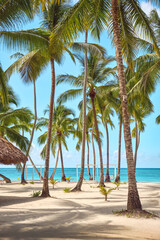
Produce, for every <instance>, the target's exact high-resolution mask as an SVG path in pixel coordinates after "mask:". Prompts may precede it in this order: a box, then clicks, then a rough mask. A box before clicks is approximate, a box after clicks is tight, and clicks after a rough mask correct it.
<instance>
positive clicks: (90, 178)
mask: <svg viewBox="0 0 160 240" xmlns="http://www.w3.org/2000/svg"><path fill="white" fill-rule="evenodd" d="M86 135H87V169H88V176H89V180H93V178H92V177H91V173H90V169H89V141H88V133H86Z"/></svg>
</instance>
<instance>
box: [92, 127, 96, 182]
mask: <svg viewBox="0 0 160 240" xmlns="http://www.w3.org/2000/svg"><path fill="white" fill-rule="evenodd" d="M93 131H94V123H93V126H92V149H93V163H94V166H93V180H95V173H96V152H95V147H94V140H93Z"/></svg>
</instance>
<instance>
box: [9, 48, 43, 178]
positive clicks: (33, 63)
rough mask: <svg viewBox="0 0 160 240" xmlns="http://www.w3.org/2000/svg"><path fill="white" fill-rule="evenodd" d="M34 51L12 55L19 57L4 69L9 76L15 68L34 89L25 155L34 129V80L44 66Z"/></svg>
mask: <svg viewBox="0 0 160 240" xmlns="http://www.w3.org/2000/svg"><path fill="white" fill-rule="evenodd" d="M36 53H37V52H36V51H31V52H29V53H28V54H26V55H23V54H21V53H16V54H14V55H12V57H18V58H19V59H18V60H17V61H15V62H14V63H13V64H12V65H11V66H10V67H9V68H8V69H7V70H6V74H7V76H8V77H9V78H10V77H11V74H13V72H14V71H15V70H17V71H18V72H19V73H20V76H21V78H22V80H23V81H24V83H33V90H34V123H33V127H32V131H31V137H30V141H29V146H28V150H27V153H26V156H27V157H28V156H29V152H30V148H31V146H32V142H33V136H34V131H35V127H36V122H37V100H36V80H37V78H38V76H39V75H40V72H41V71H42V70H43V68H44V67H45V64H44V65H43V64H42V60H43V59H42V58H41V59H39V56H37V54H36ZM40 62H41V65H40V64H39V63H40ZM29 159H30V162H31V164H32V165H33V167H34V169H35V170H36V172H37V173H38V175H39V177H41V176H40V173H39V171H38V169H37V168H36V166H35V165H34V162H33V161H32V159H31V157H29ZM25 165H26V163H24V165H23V171H22V178H21V179H22V181H21V183H23V182H25V183H26V181H25V179H24V169H25ZM41 178H42V177H41Z"/></svg>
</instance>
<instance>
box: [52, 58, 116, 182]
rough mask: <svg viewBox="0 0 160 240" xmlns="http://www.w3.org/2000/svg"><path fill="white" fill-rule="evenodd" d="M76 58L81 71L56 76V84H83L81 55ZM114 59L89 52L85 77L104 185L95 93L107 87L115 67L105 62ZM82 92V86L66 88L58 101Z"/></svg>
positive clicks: (101, 177) (83, 63)
mask: <svg viewBox="0 0 160 240" xmlns="http://www.w3.org/2000/svg"><path fill="white" fill-rule="evenodd" d="M77 58H78V60H79V61H80V63H81V65H82V67H83V72H82V74H81V75H79V76H78V77H75V76H72V75H60V76H58V77H57V84H59V83H62V82H68V83H71V84H72V85H73V86H76V87H80V86H82V84H83V78H84V75H85V62H84V60H83V57H81V56H77ZM112 61H114V58H112V57H108V58H107V57H106V58H105V59H103V58H101V57H97V56H95V55H92V54H90V56H89V57H88V61H87V62H88V63H87V65H88V77H87V95H88V96H89V97H90V99H91V104H92V109H93V116H94V125H95V130H96V135H97V141H98V148H99V157H100V166H101V175H100V185H102V186H104V176H103V175H104V174H103V159H102V148H101V141H100V136H99V129H98V122H97V115H96V107H95V101H96V94H97V93H100V92H102V91H104V89H108V88H109V86H108V85H109V84H110V83H109V82H107V79H108V78H109V77H110V76H112V75H114V73H115V69H112V68H109V67H107V64H109V63H110V62H112ZM81 93H82V88H80V89H72V90H68V91H66V92H64V93H62V94H61V95H60V97H59V98H58V101H60V102H61V101H66V100H67V99H72V98H73V97H76V96H78V95H80V94H81Z"/></svg>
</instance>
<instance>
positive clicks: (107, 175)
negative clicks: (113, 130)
mask: <svg viewBox="0 0 160 240" xmlns="http://www.w3.org/2000/svg"><path fill="white" fill-rule="evenodd" d="M106 135H107V169H106V177H105V182H110V176H109V132H108V126H107V123H106Z"/></svg>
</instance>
